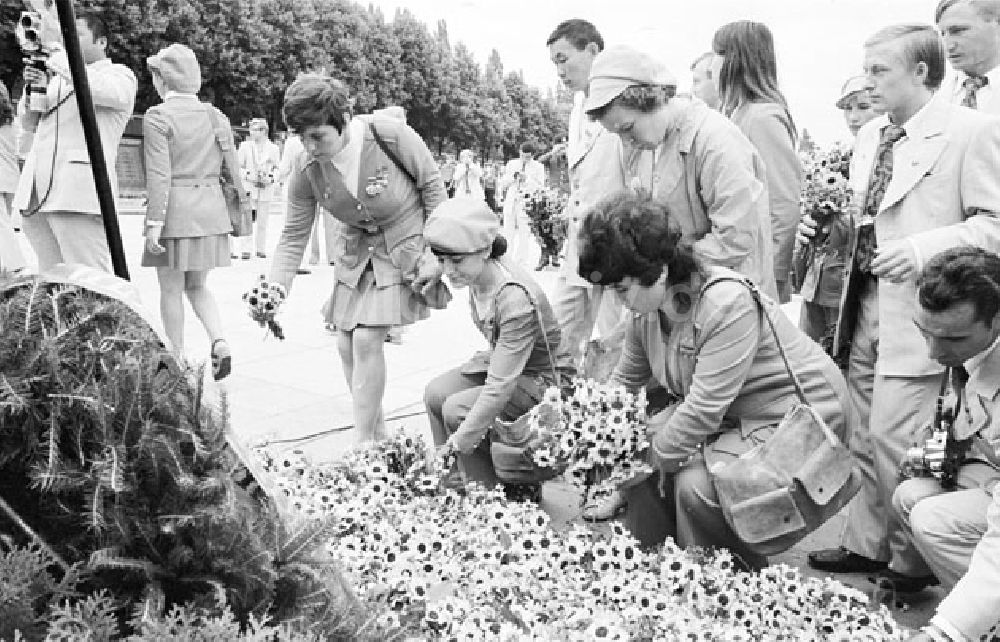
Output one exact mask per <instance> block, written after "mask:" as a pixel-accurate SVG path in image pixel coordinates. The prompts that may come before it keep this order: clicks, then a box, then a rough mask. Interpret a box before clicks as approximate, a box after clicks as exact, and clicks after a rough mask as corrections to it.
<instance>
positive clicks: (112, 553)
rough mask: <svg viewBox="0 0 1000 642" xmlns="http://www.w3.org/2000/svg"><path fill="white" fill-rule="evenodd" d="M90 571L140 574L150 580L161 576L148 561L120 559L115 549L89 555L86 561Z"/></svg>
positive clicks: (156, 568)
mask: <svg viewBox="0 0 1000 642" xmlns="http://www.w3.org/2000/svg"><path fill="white" fill-rule="evenodd" d="M87 568H88V569H90V570H104V569H113V570H116V571H125V572H130V573H140V574H142V575H143V576H145V577H146V579H149V580H152V579H155V578H156V577H159V576H160V575H162V574H163V573H162V571H161V570H160V569H159V568H158V567H157V566H155V565H154V564H152V563H151V562H150V561H149V560H143V559H135V558H128V557H121V556H120V555H119V551H118V549H116V548H101V549H98V550H96V551H94V552H93V553H91V554H90V559H89V560H88V561H87Z"/></svg>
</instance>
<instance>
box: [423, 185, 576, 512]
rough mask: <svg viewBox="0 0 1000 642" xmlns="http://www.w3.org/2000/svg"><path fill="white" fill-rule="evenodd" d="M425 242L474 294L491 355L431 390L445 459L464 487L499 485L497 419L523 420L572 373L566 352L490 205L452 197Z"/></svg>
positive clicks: (430, 411) (517, 491)
mask: <svg viewBox="0 0 1000 642" xmlns="http://www.w3.org/2000/svg"><path fill="white" fill-rule="evenodd" d="M424 238H425V239H427V242H428V243H429V244H430V247H431V251H432V252H434V254H435V255H436V256H437V257H438V258H439V260H440V261H441V263H442V267H443V269H444V274H445V276H446V277H447V278H448V281H449V282H450V283H451V285H452V286H453V287H455V288H468V289H469V305H470V307H471V311H472V321H473V323H475V324H476V327H477V328H478V329H479V331H480V332H482V333H483V336H484V337H486V340H487V341H488V342H489V346H490V347H489V350H487V351H485V352H479V353H477V354H475V355H474V356H473V357H472V359H471V360H470V361H469V362H467V363H466V364H464V365H462V366H459V367H458V368H455V369H453V370H449V371H448V372H446V373H444V374H442V375H440V376H438V377H437V378H435V379H434V380H432V381H431V382H430V383H429V384H427V388H426V389H425V391H424V404H425V405H426V406H427V415H428V417H429V418H430V422H431V432H432V433H433V435H434V443H435V444H436V445H437V446H438V447H439V450H440V451H441V454H445V453H448V452H455V453H458V454H459V459H458V460H459V466H460V469H461V472H462V474H463V475H464V477H465V479H466V481H478V482H481V483H483V484H485V485H487V486H493V485H494V484H496V483H497V481H498V478H497V472H496V470H495V468H494V462H493V459H492V457H491V455H490V441H489V439H488V438H487V433H488V431H489V428H490V426H491V425H492V424H493V422H494V420H496V419H497V418H500V419H504V420H508V421H509V420H513V419H517V418H518V417H520V416H521V415H523V414H524V413H525V412H527V411H528V410H530V409H531V408H532V407H533V406H534V405H536V404H537V403H538V402H539V401H541V399H542V396H543V394H544V392H545V390H546V388H548V387H549V386H551V385H558V384H561V383H564V382H566V381H567V380H568V378H569V377H571V376H572V374H573V371H574V368H573V361H572V359H571V358H570V355H569V353H568V352H566V351H565V350H562V349H560V347H559V343H560V339H561V333H560V330H559V324H558V322H557V321H556V318H555V315H554V314H553V312H552V307H551V306H550V305H549V301H548V299H547V298H546V296H545V293H544V292H543V291H542V289H541V287H539V285H538V283H537V282H536V281H535V280H534V279H533V278H532V277H531V275H530V274H529V273H528V272H527V270H526V269H525V268H523V267H521V266H520V265H518V264H515V263H513V262H510V261H508V260H507V259H506V258H505V253H506V250H507V241H506V239H504V237H503V236H501V235H500V221H499V220H498V218H497V215H496V214H495V213H494V212H493V210H491V209H490V207H489V206H488V205H487V204H486V202H485V201H482V200H479V199H468V198H454V199H451V200H449V201H446V202H445V203H443V204H442V205H440V206H439V207H438V208H437V209H436V210H434V212H433V213H432V214H431V215H430V217H429V218H428V219H427V225H426V226H425V228H424ZM505 489H506V490H508V494H509V495H511V494H514V495H525V496H526V497H528V498H531V499H537V498H538V497H539V496H540V492H541V486H540V485H539V484H537V483H527V484H514V485H507V486H505Z"/></svg>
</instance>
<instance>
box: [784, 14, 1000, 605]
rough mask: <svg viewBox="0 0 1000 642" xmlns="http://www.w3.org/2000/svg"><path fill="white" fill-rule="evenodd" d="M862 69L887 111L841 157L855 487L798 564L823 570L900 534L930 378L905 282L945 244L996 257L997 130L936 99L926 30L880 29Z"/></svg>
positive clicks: (875, 556) (849, 567) (860, 566)
mask: <svg viewBox="0 0 1000 642" xmlns="http://www.w3.org/2000/svg"><path fill="white" fill-rule="evenodd" d="M864 68H865V72H866V73H865V76H866V83H867V88H868V90H869V93H870V95H871V97H872V104H873V105H874V106H875V107H876V108H878V109H882V110H885V112H886V114H885V115H883V116H881V117H879V118H876V119H874V120H872V121H871V122H869V123H868V124H866V125H865V126H864V127H862V128H861V131H860V132H859V133H858V139H857V144H856V146H855V149H854V156H853V159H852V161H851V163H852V164H851V182H852V187H853V188H854V193H855V195H856V199H855V203H854V205H855V207H854V208H853V209H854V210H855V211H854V212H853V216H852V218H853V221H852V222H853V229H852V230H851V232H850V239H849V242H848V248H849V255H848V261H847V264H848V268H847V271H846V272H845V277H844V292H843V293H842V295H841V306H840V314H839V317H838V321H837V329H836V332H835V335H834V341H833V353H834V354H835V355H837V356H839V357H842V358H843V357H846V359H847V366H848V369H847V380H848V387H849V389H850V391H851V396H852V398H853V399H854V402H855V407H856V408H857V410H858V414H859V415H860V416H861V420H862V424H861V426H862V429H861V430H858V431H856V433H855V434H854V435H852V436H851V444H850V446H851V451H852V454H854V456H855V459H856V461H857V463H858V465H859V468H860V469H861V471H862V485H861V490H860V491H859V492H858V495H857V497H856V498H855V500H854V501H853V502H852V503H851V505H850V507H849V510H848V519H847V520H846V527H845V532H844V535H843V540H842V545H841V546H840V547H839V548H835V549H826V550H821V551H813V552H811V553H810V554H809V564H810V566H812V567H813V568H816V569H819V570H822V571H828V572H834V573H858V572H864V573H872V572H877V571H881V570H883V569H885V568H886V567H887V563H888V561H889V558H890V546H893V547H895V546H897V545H900V542H901V541H902V540H903V539H904V534H903V533H901V532H900V531H899V529H898V527H896V526H894V524H893V522H892V519H891V515H890V514H891V512H892V511H891V501H892V494H893V492H894V491H895V489H896V486H897V485H898V484H899V463H900V461H901V460H902V459H903V457H904V455H905V453H906V449H907V447H908V446H910V445H912V444H913V442H914V441H915V440H916V438H917V435H918V434H919V433H920V432H921V429H922V427H923V426H924V425H925V424H926V421H927V419H928V418H929V417H930V416H932V415H933V413H934V400H935V397H936V393H937V391H938V389H939V387H940V383H941V376H942V366H941V364H939V363H937V362H935V361H934V360H933V359H931V358H930V357H929V356H928V355H927V352H926V350H925V347H924V340H923V339H922V338H921V336H920V333H919V332H918V330H917V328H916V327H915V326H914V325H913V323H912V319H913V316H914V313H915V309H914V307H915V300H914V297H915V292H916V277H917V276H918V275H919V274H920V271H921V270H922V269H923V267H924V265H925V264H926V262H927V261H928V260H930V258H931V257H933V256H934V255H935V254H937V253H939V252H941V251H943V250H946V249H948V248H952V247H958V246H963V245H967V246H979V247H984V248H989V249H992V250H997V249H1000V218H998V217H1000V183H998V182H997V181H996V162H997V158H1000V123H998V121H997V120H996V119H995V118H993V117H989V116H987V115H986V114H982V113H979V112H975V111H972V110H970V109H966V108H964V107H959V106H955V105H951V104H948V102H947V101H946V100H942V99H940V97H938V96H935V92H937V91H938V89H939V88H940V86H941V82H942V80H943V79H944V74H945V51H944V48H943V46H942V44H941V40H940V38H939V36H938V34H937V32H936V31H935V29H934V28H933V27H932V26H930V25H921V24H902V25H893V26H890V27H886V28H884V29H882V30H880V31H879V32H877V33H876V34H874V35H873V36H872V37H871V38H869V39H868V41H867V42H866V43H865V47H864ZM799 231H800V240H801V241H803V242H808V239H809V237H811V236H813V235H814V234H815V221H813V220H812V219H811V218H809V217H808V216H805V217H803V219H802V222H801V224H800V226H799ZM921 581H922V582H924V584H925V585H926V583H927V581H929V578H926V577H925V578H922V579H921ZM917 584H918V583H913V584H911V585H910V586H909V587H908V588H916V586H917Z"/></svg>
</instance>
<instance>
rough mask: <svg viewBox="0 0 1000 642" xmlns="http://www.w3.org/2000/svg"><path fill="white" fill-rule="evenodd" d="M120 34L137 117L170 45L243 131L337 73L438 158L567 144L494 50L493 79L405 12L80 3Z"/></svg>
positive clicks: (4, 70) (326, 1)
mask: <svg viewBox="0 0 1000 642" xmlns="http://www.w3.org/2000/svg"><path fill="white" fill-rule="evenodd" d="M78 8H94V9H97V10H98V11H99V12H100V13H101V14H102V16H103V17H104V18H105V19H106V20H107V22H108V26H109V29H110V37H109V45H110V46H109V55H110V56H111V57H112V58H113V59H114V60H116V61H118V62H121V63H122V64H125V65H127V66H128V67H129V68H131V69H132V70H133V71H134V72H135V73H136V76H137V77H138V79H139V92H138V95H137V97H136V111H137V112H138V113H141V112H143V111H145V110H146V109H147V108H148V107H150V106H151V105H154V104H156V103H157V102H159V100H160V99H159V97H158V96H157V95H156V92H155V91H154V89H153V86H152V81H151V79H150V76H149V71H148V69H147V68H146V57H147V56H150V55H152V54H154V53H156V52H157V51H158V50H159V49H160V48H162V47H165V46H167V45H168V44H170V43H172V42H183V43H184V44H187V45H188V46H190V47H191V48H192V49H193V50H194V52H195V53H196V54H197V55H198V60H199V61H200V62H201V65H202V73H203V82H202V90H201V92H200V95H201V96H202V98H204V99H205V100H208V101H210V102H212V103H214V104H215V105H216V106H217V107H219V108H220V109H221V110H222V111H223V112H225V113H226V114H227V115H228V116H229V118H230V120H231V121H232V122H233V123H234V124H240V123H244V122H246V121H247V120H249V119H250V118H252V117H255V116H262V115H263V116H266V117H267V118H268V119H269V121H270V122H272V123H274V124H275V125H279V124H280V123H281V118H280V116H281V102H282V96H283V94H284V90H285V88H286V87H287V86H288V85H289V84H290V83H291V82H292V81H293V80H294V79H295V77H296V76H297V75H298V74H300V73H302V72H304V71H314V70H315V71H327V72H329V73H331V74H333V75H335V76H337V77H339V78H341V79H342V80H343V81H344V82H346V83H347V84H348V86H349V87H350V88H351V90H352V93H353V95H354V98H355V105H354V107H355V111H356V112H357V113H368V112H371V111H373V110H374V109H378V108H381V107H386V106H389V105H401V106H402V107H404V108H405V109H406V112H407V120H408V122H409V123H410V124H411V125H412V126H413V127H414V129H416V130H417V132H419V133H420V134H421V136H423V137H424V138H425V140H426V141H427V142H428V144H429V145H430V146H431V147H432V148H433V149H436V150H437V151H439V152H441V151H444V150H450V151H456V150H458V149H463V148H466V147H468V148H470V149H476V150H478V151H479V152H480V154H481V155H482V156H483V157H484V158H489V157H492V156H495V154H496V152H497V150H498V149H501V150H502V153H503V154H505V155H508V156H510V155H513V154H514V153H515V150H516V147H517V145H518V144H520V143H521V142H524V141H532V142H534V143H536V144H538V145H539V146H540V147H541V148H546V147H548V146H550V145H552V144H553V143H555V142H557V141H558V140H561V138H562V137H563V136H565V120H566V119H565V118H564V117H562V116H561V114H560V109H561V108H559V107H558V106H557V104H556V102H557V101H556V100H555V99H553V98H552V96H551V93H550V95H549V96H547V97H543V95H542V94H541V93H540V92H539V91H538V90H537V89H535V88H531V87H528V86H527V85H525V83H524V79H523V76H522V75H521V74H519V73H517V72H512V73H508V74H507V75H506V76H504V70H503V64H502V62H501V61H500V56H499V54H497V52H496V51H495V50H494V51H493V52H492V54H491V55H490V59H489V60H488V61H487V64H486V68H485V70H484V69H483V67H482V66H481V65H480V64H479V62H477V61H476V59H475V57H474V56H473V55H472V52H471V51H470V50H469V48H468V47H466V46H465V45H464V44H462V43H456V44H455V45H452V43H451V41H450V38H449V36H448V27H447V24H446V23H445V21H443V20H442V21H439V22H438V23H437V24H436V25H434V28H433V31H431V29H429V28H428V26H427V25H426V24H424V23H422V22H420V21H418V20H417V19H416V18H415V17H414V16H413V14H412V13H410V12H409V11H408V10H406V9H398V10H397V11H396V13H395V15H394V16H393V18H392V20H391V21H388V20H386V17H385V16H384V15H383V14H382V12H381V10H380V9H378V8H375V7H372V6H369V7H367V8H365V7H362V6H361V5H360V4H358V3H356V2H353V1H352V0H80V2H79V5H78ZM23 9H24V6H23V5H22V3H21V0H0V17H2V18H3V20H2V21H0V52H6V51H8V50H9V51H10V53H11V55H3V56H0V78H2V79H3V80H4V82H7V83H8V85H11V84H15V83H16V85H15V91H16V89H17V85H19V82H18V81H19V79H20V74H21V71H22V69H21V66H22V63H21V60H20V53H19V52H18V50H17V45H16V41H15V40H14V36H13V29H12V25H13V24H14V23H15V22H16V19H17V17H18V15H19V13H20V11H22V10H23Z"/></svg>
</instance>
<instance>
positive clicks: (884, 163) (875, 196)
mask: <svg viewBox="0 0 1000 642" xmlns="http://www.w3.org/2000/svg"><path fill="white" fill-rule="evenodd" d="M905 135H906V132H905V131H904V130H903V128H902V127H898V126H896V125H886V126H885V127H883V128H882V137H881V138H880V139H879V143H878V150H877V152H876V154H875V167H874V168H872V176H871V180H869V181H868V193H867V195H866V197H865V205H864V209H862V211H861V220H860V221H859V222H858V223H859V224H858V248H857V251H855V253H854V256H855V260H856V261H857V266H858V269H859V270H861V271H862V272H865V273H868V272H871V265H872V259H873V258H875V248H876V247H878V241H877V240H876V238H875V215H876V214H878V208H879V205H881V204H882V198H883V197H884V196H885V189H886V187H888V186H889V181H890V180H892V146H893V145H895V144H896V141H898V140H899V139H900V138H902V137H903V136H905Z"/></svg>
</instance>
